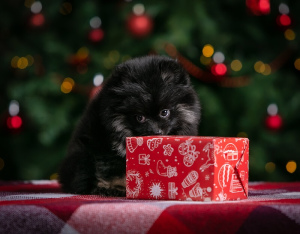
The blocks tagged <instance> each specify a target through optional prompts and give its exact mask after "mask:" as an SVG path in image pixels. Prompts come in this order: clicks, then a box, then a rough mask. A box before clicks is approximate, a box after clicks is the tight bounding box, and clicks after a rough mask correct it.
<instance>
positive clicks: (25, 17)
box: [0, 0, 300, 181]
mask: <svg viewBox="0 0 300 234" xmlns="http://www.w3.org/2000/svg"><path fill="white" fill-rule="evenodd" d="M270 4H271V5H270ZM298 10H300V2H299V1H290V3H289V4H288V3H287V2H281V1H278V0H274V1H272V3H270V1H269V0H247V1H233V0H223V1H217V0H211V1H188V2H186V1H180V0H176V1H172V2H170V1H162V0H153V1H139V2H137V1H121V0H119V1H96V0H87V1H79V0H69V1H68V0H66V1H61V2H60V1H41V2H40V1H34V0H25V1H21V0H12V1H1V3H0V16H1V21H0V28H1V33H0V41H1V43H0V52H1V55H2V62H1V64H0V67H1V77H2V78H1V80H0V82H1V85H0V111H1V112H0V124H1V133H0V137H1V153H0V179H42V178H44V179H49V178H50V177H51V178H55V172H56V171H57V167H58V165H59V163H60V161H61V160H62V159H63V157H64V155H65V152H66V145H67V143H68V140H69V137H70V135H71V133H72V130H73V128H74V126H75V124H76V122H77V121H78V119H79V117H80V115H81V113H82V111H83V109H84V107H85V105H86V104H87V102H88V101H89V99H90V98H91V96H92V95H93V94H94V93H95V92H97V90H98V89H99V88H101V83H102V80H103V77H107V76H108V75H109V73H110V72H111V70H112V68H113V67H114V66H115V65H116V64H118V63H120V62H122V61H125V60H127V59H128V58H130V57H135V56H141V55H146V54H149V53H155V54H164V55H167V56H171V57H176V58H178V60H179V61H180V62H181V63H182V64H183V66H184V67H185V68H186V69H187V70H188V72H189V73H190V74H191V77H192V81H193V83H194V86H195V89H196V90H197V92H198V94H199V97H200V99H201V102H202V108H203V117H202V124H201V126H200V129H199V130H200V135H215V136H240V137H248V138H249V139H250V179H251V180H271V181H272V180H273V181H274V180H276V181H284V180H298V179H299V178H300V177H299V175H300V170H299V168H297V165H299V163H300V148H299V146H298V144H299V142H300V133H299V131H300V122H299V120H300V80H299V75H300V71H299V70H300V54H299V51H298V47H297V46H298V44H299V41H297V36H298V37H299V33H300V32H299V29H300V28H299V23H300V15H299V14H298V13H297V12H298Z"/></svg>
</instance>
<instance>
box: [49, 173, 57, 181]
mask: <svg viewBox="0 0 300 234" xmlns="http://www.w3.org/2000/svg"><path fill="white" fill-rule="evenodd" d="M57 179H58V173H53V174H52V175H51V176H50V180H57Z"/></svg>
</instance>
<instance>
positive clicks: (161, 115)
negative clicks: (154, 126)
mask: <svg viewBox="0 0 300 234" xmlns="http://www.w3.org/2000/svg"><path fill="white" fill-rule="evenodd" d="M169 115H170V110H167V109H164V110H162V111H161V112H160V113H159V116H160V117H162V118H167V117H168V116H169Z"/></svg>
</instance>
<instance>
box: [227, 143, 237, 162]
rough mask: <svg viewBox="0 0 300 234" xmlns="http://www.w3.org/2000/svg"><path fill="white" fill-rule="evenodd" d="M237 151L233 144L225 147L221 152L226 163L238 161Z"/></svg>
mask: <svg viewBox="0 0 300 234" xmlns="http://www.w3.org/2000/svg"><path fill="white" fill-rule="evenodd" d="M238 155H239V152H238V149H237V147H236V146H235V145H234V144H233V143H229V144H227V145H226V146H225V148H224V151H223V157H224V158H225V160H228V161H235V160H238Z"/></svg>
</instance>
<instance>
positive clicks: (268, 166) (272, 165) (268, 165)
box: [265, 162, 276, 173]
mask: <svg viewBox="0 0 300 234" xmlns="http://www.w3.org/2000/svg"><path fill="white" fill-rule="evenodd" d="M265 169H266V171H267V172H269V173H272V172H274V171H275V169H276V165H275V163H273V162H268V163H266V165H265Z"/></svg>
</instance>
